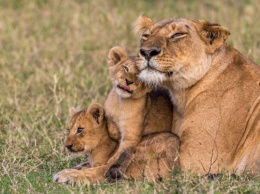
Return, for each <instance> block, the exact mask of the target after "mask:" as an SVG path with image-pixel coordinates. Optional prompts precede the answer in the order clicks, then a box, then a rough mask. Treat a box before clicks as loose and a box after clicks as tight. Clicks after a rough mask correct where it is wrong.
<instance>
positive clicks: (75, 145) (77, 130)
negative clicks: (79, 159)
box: [65, 103, 106, 156]
mask: <svg viewBox="0 0 260 194" xmlns="http://www.w3.org/2000/svg"><path fill="white" fill-rule="evenodd" d="M70 112H71V116H72V118H71V121H70V127H69V129H68V131H69V132H68V135H67V138H66V140H65V147H66V151H67V152H68V153H69V154H71V155H73V156H82V155H86V154H88V153H90V152H91V151H92V150H93V149H95V148H96V146H97V145H98V144H99V143H100V141H101V138H102V135H103V134H104V130H105V126H106V124H105V119H104V108H103V106H102V105H100V104H98V103H93V104H91V105H90V106H89V107H88V108H87V109H83V110H80V111H78V112H77V111H75V109H73V108H72V109H71V110H70Z"/></svg>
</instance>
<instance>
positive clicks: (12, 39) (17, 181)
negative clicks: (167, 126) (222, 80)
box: [0, 0, 260, 193]
mask: <svg viewBox="0 0 260 194" xmlns="http://www.w3.org/2000/svg"><path fill="white" fill-rule="evenodd" d="M199 2H200V3H199ZM141 13H145V14H146V15H148V16H150V17H151V18H153V19H154V20H155V21H157V20H160V19H164V18H169V17H174V18H178V17H185V18H192V19H206V20H209V21H212V22H218V23H220V24H222V25H223V26H226V27H227V28H228V29H229V30H230V32H231V36H230V38H229V39H228V43H229V44H231V45H233V46H234V47H236V48H237V49H238V50H240V51H241V52H242V53H243V54H244V55H246V56H247V57H248V58H250V59H251V60H253V61H255V62H256V63H258V64H260V36H259V35H260V28H259V26H260V20H259V18H260V4H259V1H258V0H244V1H236V0H227V1H220V0H219V1H206V0H202V1H188V0H186V1H183V0H182V1H181V0H176V1H172V0H168V1H167V0H166V1H159V0H153V1H148V0H143V1H142V0H139V1H120V0H110V1H105V0H104V1H102V0H86V1H84V0H75V1H72V0H57V1H56V0H55V1H51V0H33V1H29V0H0V165H1V166H0V193H73V192H74V193H87V192H89V193H97V192H98V193H111V192H112V193H117V192H118V193H152V192H158V193H207V192H209V193H259V192H260V183H259V182H260V178H249V177H240V178H237V177H235V178H234V177H229V176H223V177H222V178H220V179H217V180H216V181H209V180H207V179H205V178H203V177H198V176H196V175H191V174H189V173H180V172H173V178H172V179H170V180H165V181H164V182H161V183H156V184H155V183H151V182H147V181H145V180H144V181H142V182H138V183H135V182H133V181H131V180H130V181H124V182H123V183H120V184H102V185H100V186H90V187H88V186H71V185H55V184H53V183H52V175H53V174H54V173H55V172H58V171H59V170H61V169H63V168H69V167H71V166H73V165H75V164H77V163H80V162H83V161H84V160H85V159H84V158H79V159H71V158H68V157H66V156H65V155H64V153H63V139H64V136H65V133H66V130H65V129H66V128H67V125H68V121H69V114H68V112H69V111H68V110H69V107H71V106H74V107H78V108H83V107H86V106H88V105H89V103H90V102H92V101H97V102H100V103H102V102H103V101H104V99H105V97H106V95H107V94H108V92H109V90H110V88H111V84H110V80H109V76H108V68H107V64H106V58H107V53H108V51H109V49H110V48H111V47H112V46H115V45H121V46H123V47H125V48H126V49H127V50H128V52H129V53H131V54H136V53H137V51H138V46H139V41H138V37H137V36H136V35H135V34H134V33H133V30H132V24H133V22H134V21H135V20H136V19H137V17H138V16H139V15H140V14H141Z"/></svg>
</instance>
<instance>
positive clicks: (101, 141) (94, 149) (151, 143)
mask: <svg viewBox="0 0 260 194" xmlns="http://www.w3.org/2000/svg"><path fill="white" fill-rule="evenodd" d="M71 114H72V118H71V122H70V128H69V133H68V135H67V139H66V141H65V146H66V150H67V151H68V153H70V154H72V155H73V156H84V155H86V154H89V162H90V167H94V168H91V169H90V168H86V167H85V165H78V166H77V168H76V169H65V170H63V171H61V172H59V173H57V174H55V175H54V177H53V181H54V182H57V183H68V182H74V183H89V182H92V183H96V182H98V181H103V180H104V172H105V170H106V169H107V166H106V163H107V161H108V159H109V158H110V157H111V156H112V155H113V154H114V152H115V151H116V149H117V145H118V143H117V142H115V141H114V140H113V139H111V138H110V137H109V135H108V129H107V119H106V117H105V112H104V108H103V106H102V105H100V104H97V103H92V104H91V105H90V106H89V108H87V109H83V110H80V111H77V112H75V110H73V109H72V111H71ZM178 148H179V142H178V138H177V137H176V136H175V135H173V134H171V133H167V132H165V133H157V134H153V135H150V136H146V137H144V138H143V139H142V141H141V142H140V143H139V144H138V146H137V147H135V148H134V150H133V152H132V153H131V154H130V156H131V160H130V162H131V163H130V165H129V167H128V168H127V170H126V177H133V178H134V179H141V178H142V175H145V177H146V178H147V179H149V180H154V179H157V178H161V177H165V176H166V175H167V173H168V172H169V171H170V169H172V167H177V166H178V158H177V153H178ZM173 150H175V151H173ZM172 153H174V154H173V155H172ZM173 158H174V160H173Z"/></svg>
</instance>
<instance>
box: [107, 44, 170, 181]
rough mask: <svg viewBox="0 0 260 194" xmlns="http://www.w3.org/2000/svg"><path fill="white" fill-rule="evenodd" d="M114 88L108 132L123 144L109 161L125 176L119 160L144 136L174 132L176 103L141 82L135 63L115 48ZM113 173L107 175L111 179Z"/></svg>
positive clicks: (112, 60) (112, 59)
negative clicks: (173, 121) (173, 122)
mask: <svg viewBox="0 0 260 194" xmlns="http://www.w3.org/2000/svg"><path fill="white" fill-rule="evenodd" d="M108 64H109V71H110V77H111V80H112V83H113V88H112V90H111V92H110V93H109V95H108V97H107V99H106V101H105V105H104V106H105V110H106V116H107V118H108V130H109V134H110V136H111V137H112V138H113V139H116V140H120V145H119V147H118V150H117V151H116V153H115V154H114V155H113V156H112V157H111V158H110V159H109V161H108V165H109V167H110V168H112V167H114V166H116V167H118V168H119V169H120V171H121V172H123V173H124V171H125V169H126V167H127V166H123V165H122V164H121V163H120V161H119V160H118V159H119V157H120V155H121V154H122V153H123V152H124V151H127V150H128V149H131V148H133V147H135V146H136V145H137V144H138V143H139V142H140V141H141V139H142V136H143V135H147V134H151V133H156V132H166V131H168V132H170V131H171V128H172V117H173V116H172V112H173V111H172V109H173V108H172V103H171V100H170V97H169V94H168V92H167V91H165V90H156V91H155V90H153V91H151V88H150V87H147V86H145V85H144V83H142V82H140V81H139V80H138V79H137V75H138V73H139V71H138V69H137V67H136V65H135V59H134V58H132V57H128V55H127V53H126V51H125V50H124V49H123V48H121V47H118V46H117V47H113V48H112V49H111V50H110V51H109V54H108ZM110 173H114V172H111V171H110V170H108V173H106V176H107V177H110V178H112V177H111V174H110ZM115 178H116V177H115Z"/></svg>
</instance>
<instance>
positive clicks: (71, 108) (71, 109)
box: [69, 107, 77, 117]
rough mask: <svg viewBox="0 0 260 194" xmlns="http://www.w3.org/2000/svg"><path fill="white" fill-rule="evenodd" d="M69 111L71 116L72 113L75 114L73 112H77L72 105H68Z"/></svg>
mask: <svg viewBox="0 0 260 194" xmlns="http://www.w3.org/2000/svg"><path fill="white" fill-rule="evenodd" d="M69 112H70V116H71V117H73V115H75V113H76V112H77V109H76V108H74V107H70V108H69Z"/></svg>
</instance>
